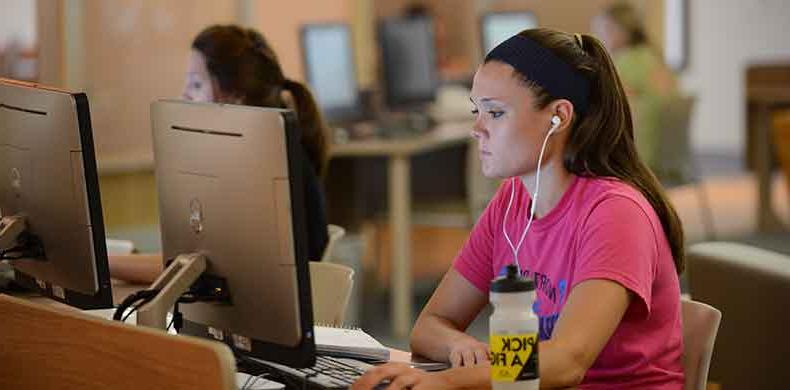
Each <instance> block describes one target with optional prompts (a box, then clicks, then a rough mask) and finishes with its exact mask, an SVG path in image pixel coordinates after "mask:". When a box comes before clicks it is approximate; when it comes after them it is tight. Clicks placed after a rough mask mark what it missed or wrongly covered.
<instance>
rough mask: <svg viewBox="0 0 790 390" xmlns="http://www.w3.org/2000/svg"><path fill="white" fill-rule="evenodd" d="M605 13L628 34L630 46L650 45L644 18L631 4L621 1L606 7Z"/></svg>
mask: <svg viewBox="0 0 790 390" xmlns="http://www.w3.org/2000/svg"><path fill="white" fill-rule="evenodd" d="M603 13H604V15H606V16H608V17H609V18H610V19H612V21H614V22H615V23H616V24H617V25H618V26H620V28H622V29H623V30H624V31H625V32H626V34H628V46H636V45H643V44H644V45H646V44H647V43H648V42H647V33H645V26H644V24H642V17H641V15H639V12H638V11H637V10H636V8H634V7H633V6H632V5H631V4H628V3H626V2H623V1H619V2H616V3H614V4H611V5H610V6H608V7H606V9H604V11H603Z"/></svg>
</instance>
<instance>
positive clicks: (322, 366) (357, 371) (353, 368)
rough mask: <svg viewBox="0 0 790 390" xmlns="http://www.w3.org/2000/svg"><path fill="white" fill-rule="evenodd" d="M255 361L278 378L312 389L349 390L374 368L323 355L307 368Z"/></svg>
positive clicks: (362, 363) (360, 362)
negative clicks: (348, 389) (284, 378)
mask: <svg viewBox="0 0 790 390" xmlns="http://www.w3.org/2000/svg"><path fill="white" fill-rule="evenodd" d="M254 360H255V362H257V363H260V364H262V365H264V366H266V367H267V368H268V369H269V371H275V372H276V374H277V375H278V376H284V377H286V379H289V381H290V382H294V383H297V384H307V385H308V387H309V388H311V389H347V388H348V387H350V386H351V384H352V383H354V381H355V380H357V378H359V377H360V376H361V375H362V374H364V373H365V371H367V370H368V369H370V368H371V367H373V365H371V364H368V363H365V362H363V361H359V360H355V359H348V358H337V357H332V356H323V355H322V356H317V357H316V360H315V365H314V366H312V367H307V368H292V367H288V366H285V365H282V364H278V363H273V362H269V361H266V360H258V359H254Z"/></svg>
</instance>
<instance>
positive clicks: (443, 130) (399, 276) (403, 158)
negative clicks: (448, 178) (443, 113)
mask: <svg viewBox="0 0 790 390" xmlns="http://www.w3.org/2000/svg"><path fill="white" fill-rule="evenodd" d="M471 130H472V123H471V122H457V123H443V124H440V125H438V126H437V127H436V128H434V129H432V130H431V131H428V132H426V133H423V134H420V135H416V136H414V137H408V138H393V139H371V140H359V141H350V142H348V143H342V144H334V145H332V148H331V151H330V156H331V157H332V158H335V157H386V158H387V176H388V178H389V187H388V188H389V189H388V209H389V225H390V231H391V232H392V233H391V234H392V247H391V251H392V255H391V259H392V264H391V269H392V277H391V288H392V292H391V294H390V304H391V316H392V323H393V331H394V333H395V335H396V336H398V337H405V336H407V335H408V333H409V330H410V329H411V325H412V318H411V312H412V301H411V300H412V281H411V259H410V254H411V237H410V227H411V187H410V185H411V166H410V164H411V162H410V158H411V157H412V156H414V155H416V154H420V153H425V152H428V151H431V150H435V149H440V148H445V147H449V146H453V145H459V144H465V143H469V142H470V140H471V137H470V132H471Z"/></svg>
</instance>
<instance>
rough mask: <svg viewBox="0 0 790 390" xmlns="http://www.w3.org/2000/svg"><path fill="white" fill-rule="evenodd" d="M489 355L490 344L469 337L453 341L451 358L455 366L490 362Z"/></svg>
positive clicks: (470, 365) (471, 365)
mask: <svg viewBox="0 0 790 390" xmlns="http://www.w3.org/2000/svg"><path fill="white" fill-rule="evenodd" d="M488 355H489V354H488V344H485V343H482V342H480V341H478V340H476V339H474V338H472V337H469V338H464V339H463V340H459V341H456V342H454V343H453V345H452V347H451V348H450V356H449V360H450V364H451V365H452V366H453V367H474V366H479V365H488V364H490V362H489V360H488Z"/></svg>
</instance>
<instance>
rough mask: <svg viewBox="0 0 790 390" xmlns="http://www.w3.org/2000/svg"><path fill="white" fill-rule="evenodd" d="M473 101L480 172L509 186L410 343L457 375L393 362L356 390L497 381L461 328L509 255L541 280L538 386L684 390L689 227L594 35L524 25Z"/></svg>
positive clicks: (492, 59)
mask: <svg viewBox="0 0 790 390" xmlns="http://www.w3.org/2000/svg"><path fill="white" fill-rule="evenodd" d="M471 101H472V104H473V107H474V110H473V113H474V116H475V124H474V128H473V130H472V134H473V136H474V137H475V138H476V139H477V140H478V141H479V150H480V159H481V160H482V169H483V173H484V174H485V175H487V176H493V177H502V178H509V179H507V180H506V181H504V182H503V184H502V186H501V187H500V189H499V191H498V192H497V194H496V195H495V196H494V198H493V199H492V200H491V201H490V203H489V205H488V207H487V209H486V211H485V212H484V213H483V215H482V216H481V217H480V219H479V220H478V222H477V224H476V225H475V227H474V229H473V230H472V233H471V235H470V237H469V238H468V240H467V242H466V244H465V245H464V247H463V248H462V249H461V251H460V253H459V255H458V257H457V258H456V259H455V262H454V264H453V266H452V268H451V269H450V270H449V271H448V272H447V274H446V275H445V277H444V279H443V280H442V281H441V283H440V284H439V286H438V288H437V289H436V291H435V292H434V294H433V296H432V297H431V299H430V301H429V302H428V304H427V305H426V307H425V308H424V309H423V311H422V313H421V314H420V316H419V318H418V319H417V322H416V324H415V326H414V330H413V332H412V336H411V349H412V351H413V352H414V353H416V354H419V355H423V356H426V357H428V358H431V359H434V360H442V361H449V362H450V363H452V365H453V367H454V368H452V369H450V370H447V371H444V372H440V373H425V372H423V371H420V370H416V369H412V368H409V367H408V366H405V365H398V364H388V365H384V366H380V367H377V368H375V369H373V370H372V371H369V372H368V373H367V374H366V375H364V376H363V377H362V378H360V380H359V381H358V382H357V384H356V388H361V389H367V388H370V387H371V386H372V385H375V384H377V383H379V382H380V381H382V380H384V379H388V380H390V381H391V386H390V387H388V388H396V389H400V388H411V389H422V388H426V389H427V388H459V387H484V386H487V385H488V384H489V383H490V379H489V378H490V368H489V365H488V346H487V343H484V342H481V341H478V340H476V339H474V338H473V337H471V336H469V335H467V334H466V333H464V331H465V330H466V328H467V326H468V325H469V323H470V322H472V320H474V319H475V317H477V315H478V314H479V313H480V311H481V310H482V309H483V308H484V307H485V306H486V305H487V304H488V292H489V286H490V283H491V280H492V279H494V278H495V277H496V276H497V275H500V274H501V273H502V270H503V268H504V267H505V266H506V265H508V264H512V263H514V262H515V263H517V264H518V266H519V268H520V270H521V273H522V275H524V276H525V277H528V278H532V279H534V280H535V281H536V283H535V285H536V297H537V302H536V304H535V305H534V306H533V308H531V309H533V310H534V311H535V314H536V315H537V316H538V317H539V318H540V325H541V326H540V328H541V329H540V340H541V342H540V347H539V350H540V354H539V367H540V380H541V383H540V384H541V387H545V388H552V387H562V388H565V387H574V386H579V387H580V388H612V387H617V388H634V389H636V388H639V389H646V388H661V389H681V388H682V387H683V380H684V377H683V366H682V360H681V354H682V350H683V340H682V329H681V318H680V288H679V283H678V273H679V272H681V271H682V270H683V263H684V254H683V231H682V229H681V225H680V221H679V220H678V217H677V215H676V213H675V211H674V210H673V209H672V206H671V205H670V204H669V201H668V200H667V198H666V195H665V194H664V192H663V191H662V189H661V187H660V185H659V184H658V182H657V180H656V178H655V177H654V176H653V174H652V173H651V172H650V170H649V169H648V168H646V166H645V165H644V164H643V163H642V161H640V159H639V156H638V155H637V152H636V148H635V145H634V136H633V127H632V123H631V114H630V111H629V107H628V101H627V99H626V95H625V92H624V91H623V87H622V85H621V83H620V80H619V78H618V76H617V73H616V71H615V69H614V66H613V65H612V61H611V59H610V58H609V56H608V54H607V52H606V49H605V48H604V47H603V46H602V44H601V43H600V41H598V40H597V39H595V38H594V37H592V36H589V35H574V34H568V33H564V32H558V31H553V30H549V29H534V30H525V31H523V32H521V33H519V34H518V35H516V36H514V37H512V38H510V39H509V40H507V41H505V42H504V43H502V44H501V45H500V46H498V47H497V48H495V49H494V50H492V51H491V52H490V53H489V54H488V56H487V57H486V59H485V62H484V64H483V65H481V66H480V68H479V69H478V70H477V73H476V75H475V77H474V84H473V88H472V93H471ZM541 156H542V159H541ZM538 179H539V181H538ZM538 183H539V184H538Z"/></svg>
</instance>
